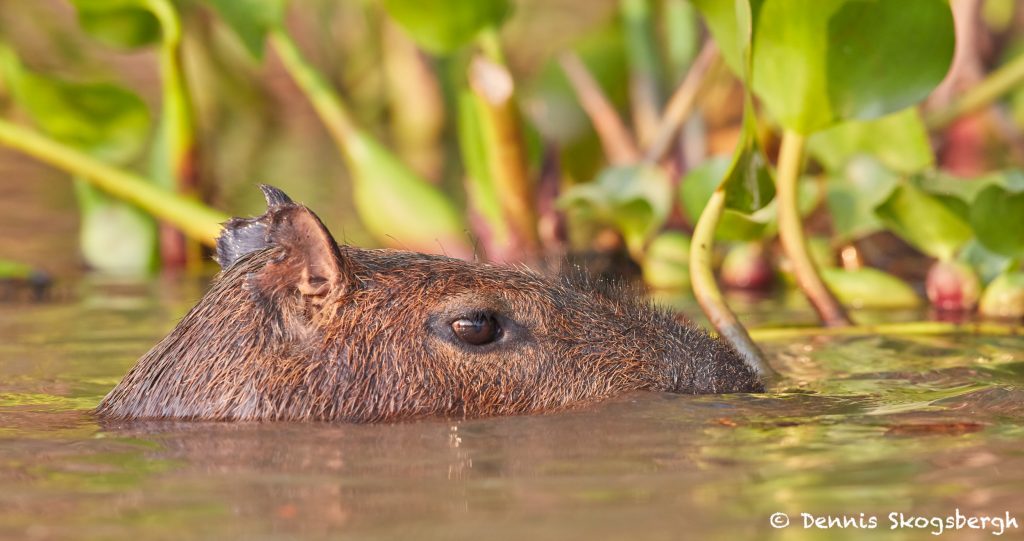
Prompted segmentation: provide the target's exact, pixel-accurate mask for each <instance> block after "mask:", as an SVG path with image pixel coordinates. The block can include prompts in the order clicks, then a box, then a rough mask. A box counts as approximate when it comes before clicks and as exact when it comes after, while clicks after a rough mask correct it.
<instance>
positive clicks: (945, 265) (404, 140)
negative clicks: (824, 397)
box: [0, 0, 1024, 331]
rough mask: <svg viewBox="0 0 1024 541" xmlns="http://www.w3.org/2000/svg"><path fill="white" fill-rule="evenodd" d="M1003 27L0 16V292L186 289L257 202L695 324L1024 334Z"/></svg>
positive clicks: (488, 2)
mask: <svg viewBox="0 0 1024 541" xmlns="http://www.w3.org/2000/svg"><path fill="white" fill-rule="evenodd" d="M1022 28H1024V3H1022V2H1018V1H1016V0H953V1H952V2H951V3H949V2H946V1H943V0H906V1H902V0H901V2H892V1H890V2H885V1H868V2H864V1H852V0H800V1H797V0H792V1H788V2H787V1H782V0H757V1H752V2H748V1H747V0H692V1H691V0H587V1H582V0H549V1H544V2H541V1H538V0H429V1H426V0H424V1H414V0H344V1H329V0H294V1H292V2H284V1H283V0H205V1H204V0H177V1H172V0H71V1H66V0H40V1H36V2H18V1H15V0H0V118H2V119H3V120H2V121H0V122H2V124H0V142H2V143H3V144H4V147H6V148H0V231H2V234H0V260H3V263H4V265H2V266H0V270H3V269H7V270H6V273H7V274H6V275H5V276H6V277H7V279H9V280H19V279H27V278H26V277H28V276H29V275H30V274H31V275H33V276H38V275H39V272H40V270H47V271H50V272H51V273H56V274H58V275H61V276H71V275H74V274H76V273H77V271H79V270H84V269H93V270H99V271H101V272H106V273H115V274H133V275H139V274H148V273H152V272H155V271H158V270H164V271H172V270H177V269H190V270H191V271H192V272H208V271H210V270H211V268H210V265H211V264H210V262H209V257H208V251H205V250H208V249H206V248H203V246H202V245H203V244H206V245H209V244H210V241H211V240H212V237H213V236H214V235H215V234H216V223H217V222H218V221H221V220H223V219H225V218H226V217H227V216H231V215H257V214H260V213H262V211H263V202H262V201H261V200H260V195H259V192H258V190H256V189H254V186H255V185H256V184H257V183H269V184H273V185H276V186H279V187H281V188H282V189H284V190H285V191H286V192H288V193H289V194H290V195H291V196H292V197H293V198H294V199H295V200H297V201H303V202H306V203H307V204H309V205H310V206H311V207H312V208H313V209H314V210H315V211H316V212H317V213H318V214H319V215H320V216H321V217H322V218H323V219H324V221H325V222H326V224H327V225H328V227H329V228H330V229H331V230H332V231H334V232H335V234H336V236H337V237H338V240H339V241H341V242H346V243H350V244H354V245H359V246H364V247H372V246H389V247H397V248H406V249H413V250H419V251H429V252H439V253H446V254H449V255H452V256H455V257H463V258H474V257H475V258H478V259H484V260H492V261H499V262H524V263H530V264H540V265H543V264H544V263H543V262H544V261H550V260H555V259H564V258H566V257H573V258H578V259H579V260H582V261H584V262H585V264H586V265H588V266H590V267H592V268H593V269H594V272H596V273H601V274H614V275H623V274H627V275H628V274H631V273H632V274H635V275H636V276H638V277H642V278H643V279H644V281H646V282H647V284H648V285H649V286H651V287H652V288H655V289H666V290H678V291H687V290H689V289H690V288H691V286H693V287H696V293H697V297H698V299H699V300H700V301H701V303H702V305H704V307H705V309H706V311H707V312H708V314H709V316H710V317H711V319H712V321H713V322H714V323H715V324H716V326H718V327H719V330H720V331H721V330H722V329H723V325H726V324H727V323H728V322H727V321H726V322H725V323H723V321H724V320H721V317H725V316H724V315H723V314H718V319H717V320H716V315H715V314H716V312H715V310H716V309H715V305H716V303H718V304H720V299H717V298H716V297H717V296H718V295H717V284H722V285H723V286H725V287H726V288H728V289H737V290H756V291H763V290H766V289H770V288H772V287H778V286H781V287H788V285H793V284H796V285H798V286H799V287H800V289H802V290H803V292H804V293H805V294H806V296H807V297H808V298H809V299H810V301H811V303H812V304H813V305H814V306H815V308H817V309H818V312H819V314H820V315H821V318H822V320H823V322H825V323H827V324H830V325H843V324H848V323H849V321H850V320H849V317H848V316H847V315H846V313H845V308H862V307H883V308H902V307H912V306H916V305H918V304H919V303H921V302H922V301H923V300H925V299H927V300H929V301H930V302H931V304H932V305H933V306H934V307H935V308H936V310H939V311H943V312H950V313H969V312H971V311H972V310H974V308H975V306H976V305H978V304H979V303H980V304H981V307H982V311H983V312H984V313H985V314H988V315H991V316H994V317H1010V318H1020V317H1024V293H1022V291H1024V289H1022V283H1024V278H1022V274H1021V267H1020V266H1021V261H1022V260H1024V175H1022V173H1021V172H1020V170H1019V168H1020V167H1021V165H1022V161H1024V138H1022V135H1021V129H1022V127H1024V90H1022V89H1024V86H1022V85H1021V84H1020V82H1021V81H1022V80H1024V57H1022V56H1020V55H1019V54H1018V52H1019V51H1020V50H1021V49H1022V46H1024V39H1022V38H1024V33H1022V32H1021V29H1022ZM26 154H27V155H29V156H34V157H35V158H38V159H40V160H42V161H43V162H47V163H49V164H50V165H52V166H56V168H47V167H43V166H40V165H38V164H37V163H36V162H34V161H32V160H30V159H28V158H26ZM66 178H70V179H71V180H72V182H70V183H69V182H67V181H66V180H65V179H66ZM172 194H177V195H176V196H175V195H172ZM702 222H703V226H702V225H701V224H702ZM694 235H697V238H696V240H698V241H699V242H691V237H693V236H694ZM712 240H716V241H717V243H713V242H712ZM712 244H715V246H713V247H712ZM702 250H703V251H702ZM712 269H715V274H714V275H712V274H711V270H712ZM705 271H706V272H705ZM33 273H34V274H33ZM726 310H727V309H726Z"/></svg>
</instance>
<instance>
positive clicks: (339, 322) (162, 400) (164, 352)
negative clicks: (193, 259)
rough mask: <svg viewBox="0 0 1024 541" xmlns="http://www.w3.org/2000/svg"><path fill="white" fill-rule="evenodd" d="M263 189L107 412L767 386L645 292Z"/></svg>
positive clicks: (263, 409)
mask: <svg viewBox="0 0 1024 541" xmlns="http://www.w3.org/2000/svg"><path fill="white" fill-rule="evenodd" d="M262 189H263V192H264V194H265V196H266V198H267V205H268V209H267V212H266V213H265V214H264V215H263V216H260V217H257V218H249V219H243V218H234V219H232V220H230V221H229V222H227V223H226V224H225V225H224V230H223V232H222V234H221V236H220V238H219V239H218V242H217V255H216V258H217V261H218V262H219V263H220V265H221V267H222V269H223V270H222V272H221V273H220V275H219V276H217V278H216V279H215V280H214V281H213V284H212V286H211V287H210V290H209V292H207V293H206V295H205V296H204V297H203V298H202V300H200V301H199V304H198V305H196V306H195V307H194V308H193V309H192V310H191V311H190V312H189V313H188V314H187V315H186V316H185V317H184V319H182V320H181V322H180V323H179V324H178V326H177V327H176V328H175V329H174V330H173V331H172V332H171V334H170V335H168V336H167V337H166V338H164V339H163V340H162V341H161V342H160V343H158V344H157V345H156V346H155V347H154V348H153V349H152V350H150V351H149V353H147V354H146V355H144V356H143V357H142V358H141V359H139V361H138V362H137V363H136V364H135V366H134V367H133V368H132V369H131V371H130V372H129V373H128V374H127V375H126V376H125V377H124V379H123V380H122V381H121V382H120V383H119V384H118V385H117V387H116V388H114V390H113V391H111V392H110V393H109V394H108V395H107V396H106V397H105V398H104V399H103V401H102V403H101V404H100V405H99V407H98V409H97V413H98V414H99V415H100V416H102V417H105V418H114V419H179V420H218V421H243V420H244V421H271V420H280V421H342V422H382V421H396V420H404V419H414V418H422V417H459V418H461V417H482V416H493V415H515V414H531V413H544V412H552V411H558V410H563V409H567V408H572V407H577V406H581V405H585V404H590V403H594V402H597V401H600V400H603V399H607V398H610V397H613V396H616V395H621V394H623V393H628V392H634V391H660V392H670V393H682V394H709V393H730V392H758V391H762V390H763V384H762V382H761V381H760V380H759V379H758V377H757V375H756V373H755V372H754V371H753V370H752V369H751V368H749V367H748V366H747V365H746V364H744V362H743V361H742V360H741V358H740V357H739V355H737V353H736V352H735V351H733V350H732V349H731V348H730V347H728V346H727V345H725V344H724V343H722V342H720V341H719V340H716V339H714V338H711V337H710V336H708V335H707V334H706V333H705V332H704V331H702V330H700V329H698V328H696V327H693V326H690V325H687V324H682V323H680V322H679V320H678V319H677V318H676V317H675V316H674V315H673V314H672V313H670V312H669V311H666V310H663V309H659V308H657V307H654V306H652V305H651V304H650V303H649V302H648V301H646V300H644V299H643V298H642V297H638V296H636V295H627V294H617V293H615V292H614V291H611V290H609V288H601V287H595V286H594V284H593V283H592V282H589V283H588V280H585V279H580V278H558V277H547V276H545V275H543V274H541V273H538V272H534V271H531V270H528V269H527V268H520V267H508V266H501V265H493V264H487V263H477V262H468V261H463V260H459V259H452V258H448V257H443V256H437V255H426V254H420V253H415V252H407V251H398V250H364V249H360V248H355V247H352V246H345V245H338V244H337V243H336V242H335V241H334V239H333V238H332V237H331V234H330V233H329V232H328V231H327V229H326V228H325V227H324V225H323V224H322V223H321V222H320V219H319V218H318V217H317V216H316V215H315V214H313V212H312V211H311V210H309V209H308V208H307V207H305V206H303V205H299V204H296V203H294V202H292V200H291V199H289V198H288V196H287V195H285V194H284V193H283V192H281V191H280V190H278V189H276V188H273V187H269V186H263V187H262Z"/></svg>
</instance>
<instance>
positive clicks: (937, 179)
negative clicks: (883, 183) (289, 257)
mask: <svg viewBox="0 0 1024 541" xmlns="http://www.w3.org/2000/svg"><path fill="white" fill-rule="evenodd" d="M917 183H918V185H919V186H920V187H921V188H922V189H924V190H925V191H927V192H929V193H933V194H941V195H945V196H948V197H955V198H957V199H960V200H961V201H963V202H965V203H971V202H972V201H974V198H975V197H977V195H978V194H979V193H981V191H982V190H984V189H985V188H988V187H989V186H1001V187H1003V188H1006V189H1007V190H1009V191H1011V192H1019V191H1024V173H1022V172H1021V171H1018V170H1016V169H1009V170H1006V171H995V172H991V173H986V174H984V175H981V176H979V177H974V178H959V177H954V176H952V175H948V174H945V173H943V172H941V171H936V172H934V173H932V174H929V175H925V176H922V177H920V178H918V179H917Z"/></svg>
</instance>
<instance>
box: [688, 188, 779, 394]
mask: <svg viewBox="0 0 1024 541" xmlns="http://www.w3.org/2000/svg"><path fill="white" fill-rule="evenodd" d="M724 210H725V191H724V190H722V189H718V190H715V192H714V193H713V194H711V199H710V200H709V201H708V204H707V206H705V207H704V212H702V213H701V215H700V218H699V219H698V220H697V225H696V227H695V228H694V230H693V239H692V242H691V244H690V280H691V282H692V285H693V294H694V296H695V297H696V298H697V302H699V303H700V306H701V308H702V309H703V310H704V314H705V315H707V316H708V319H709V320H710V321H711V324H712V325H714V327H715V329H717V330H718V334H720V335H721V336H722V337H723V338H725V339H726V341H728V342H729V343H730V344H732V346H733V347H734V348H736V351H738V352H739V354H740V355H741V356H742V357H743V360H744V361H746V363H747V365H748V366H750V367H751V368H753V369H754V371H756V372H757V373H758V375H759V376H761V377H763V378H771V377H774V376H776V373H775V371H774V370H773V369H772V367H771V366H770V365H769V364H768V362H767V361H766V360H765V358H764V353H762V352H761V349H760V348H758V347H757V344H755V343H754V341H753V340H752V339H751V338H750V334H748V333H747V329H746V328H744V327H743V324H742V323H740V322H739V320H738V319H736V314H734V313H733V311H732V310H730V309H729V305H728V304H726V302H725V299H724V298H723V297H722V292H721V291H720V290H719V289H718V283H717V282H715V274H714V271H713V270H712V268H711V257H712V249H713V248H714V242H715V229H716V228H717V227H718V221H719V220H720V219H721V217H722V212H724Z"/></svg>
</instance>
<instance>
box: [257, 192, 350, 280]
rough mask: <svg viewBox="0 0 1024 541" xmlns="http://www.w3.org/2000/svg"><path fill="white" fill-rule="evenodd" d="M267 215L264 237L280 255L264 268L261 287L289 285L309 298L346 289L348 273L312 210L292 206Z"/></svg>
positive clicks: (328, 235) (331, 238) (329, 236)
mask: <svg viewBox="0 0 1024 541" xmlns="http://www.w3.org/2000/svg"><path fill="white" fill-rule="evenodd" d="M269 214H270V223H269V224H268V229H267V238H268V239H269V240H270V243H271V244H272V245H274V246H277V247H279V248H281V250H282V251H283V252H284V254H283V257H282V258H281V259H279V260H275V261H273V262H271V263H269V264H268V265H267V268H266V269H265V270H264V273H263V274H264V281H263V283H264V284H266V285H271V286H272V287H274V286H277V288H280V287H281V286H287V285H293V286H294V287H295V288H296V289H297V290H298V291H299V293H302V294H303V295H305V296H309V297H325V296H326V295H328V294H329V293H331V292H337V291H341V290H344V289H345V288H346V286H347V283H348V278H349V276H350V274H351V273H350V272H349V268H348V267H349V266H348V264H347V261H345V260H344V259H343V258H342V256H341V253H340V252H339V250H338V244H337V243H336V242H334V238H333V237H331V234H330V233H329V232H328V231H327V228H326V227H324V224H323V222H321V221H320V218H318V217H317V215H316V214H313V211H311V210H309V209H308V208H306V207H304V206H302V205H295V204H292V205H287V206H284V207H282V208H281V209H279V210H275V211H271V212H269ZM267 279H269V280H270V283H268V282H267V281H265V280H267ZM289 282H290V284H289Z"/></svg>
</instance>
